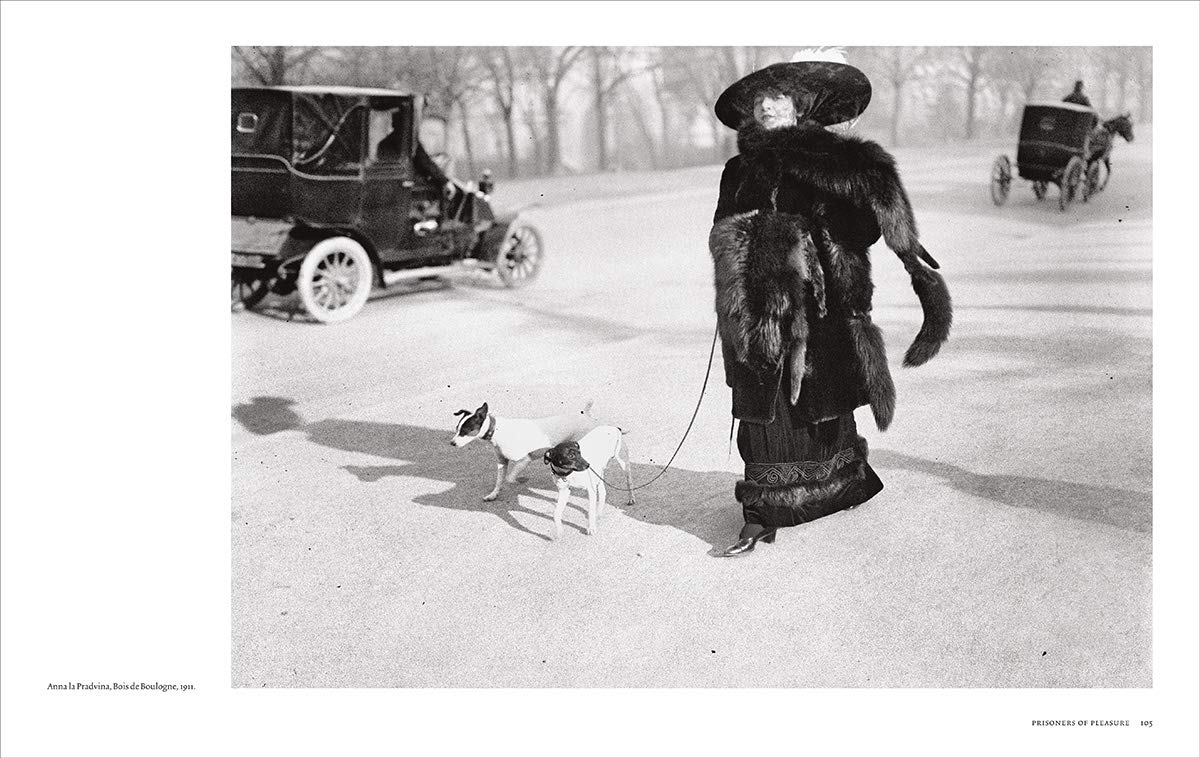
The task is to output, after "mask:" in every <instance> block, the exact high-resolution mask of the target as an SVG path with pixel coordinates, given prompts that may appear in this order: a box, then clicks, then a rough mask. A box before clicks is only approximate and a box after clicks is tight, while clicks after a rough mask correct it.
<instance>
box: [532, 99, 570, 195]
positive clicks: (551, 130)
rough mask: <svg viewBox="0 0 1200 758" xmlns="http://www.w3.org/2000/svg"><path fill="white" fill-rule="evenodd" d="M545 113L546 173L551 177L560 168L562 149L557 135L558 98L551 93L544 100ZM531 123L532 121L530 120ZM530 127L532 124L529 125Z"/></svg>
mask: <svg viewBox="0 0 1200 758" xmlns="http://www.w3.org/2000/svg"><path fill="white" fill-rule="evenodd" d="M545 111H546V173H547V174H550V175H551V176H553V175H554V174H556V173H558V169H559V168H560V167H561V166H562V149H561V147H560V146H559V134H558V98H557V97H556V96H555V94H554V93H551V94H550V95H549V96H548V97H547V98H546V100H545ZM530 121H531V122H532V119H530ZM530 126H531V127H532V126H533V124H532V123H530Z"/></svg>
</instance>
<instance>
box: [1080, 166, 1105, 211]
mask: <svg viewBox="0 0 1200 758" xmlns="http://www.w3.org/2000/svg"><path fill="white" fill-rule="evenodd" d="M1101 186H1102V185H1101V184H1100V163H1099V162H1096V163H1093V164H1092V165H1090V166H1088V167H1087V180H1086V181H1085V182H1084V183H1083V202H1085V203H1086V202H1087V201H1088V198H1090V197H1091V196H1092V195H1094V194H1096V193H1097V192H1099V191H1100V188H1101Z"/></svg>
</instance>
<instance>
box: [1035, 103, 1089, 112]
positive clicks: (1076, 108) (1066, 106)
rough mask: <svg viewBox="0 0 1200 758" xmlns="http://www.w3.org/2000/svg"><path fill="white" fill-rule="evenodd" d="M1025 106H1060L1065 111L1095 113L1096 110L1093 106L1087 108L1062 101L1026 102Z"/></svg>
mask: <svg viewBox="0 0 1200 758" xmlns="http://www.w3.org/2000/svg"><path fill="white" fill-rule="evenodd" d="M1025 107H1026V108H1061V109H1063V110H1065V111H1078V112H1079V113H1095V112H1096V109H1095V108H1089V107H1087V106H1086V105H1077V104H1076V103H1062V102H1040V103H1026V104H1025Z"/></svg>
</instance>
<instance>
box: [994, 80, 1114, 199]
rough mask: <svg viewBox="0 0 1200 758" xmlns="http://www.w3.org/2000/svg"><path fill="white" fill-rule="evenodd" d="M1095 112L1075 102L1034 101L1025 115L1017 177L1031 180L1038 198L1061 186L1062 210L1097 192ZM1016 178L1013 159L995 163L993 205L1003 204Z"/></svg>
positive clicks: (1026, 108)
mask: <svg viewBox="0 0 1200 758" xmlns="http://www.w3.org/2000/svg"><path fill="white" fill-rule="evenodd" d="M1097 123H1098V118H1097V115H1096V111H1094V110H1092V109H1091V108H1087V107H1085V106H1082V105H1075V104H1074V103H1030V104H1028V105H1026V106H1025V111H1024V113H1023V114H1022V117H1021V134H1020V138H1019V142H1018V143H1017V173H1018V175H1019V176H1020V177H1021V178H1022V179H1025V180H1027V181H1031V182H1033V194H1034V197H1036V198H1037V199H1038V200H1041V199H1043V198H1045V197H1046V188H1047V187H1048V186H1049V185H1051V184H1054V185H1057V186H1058V207H1059V210H1063V211H1065V210H1066V209H1067V207H1068V206H1069V205H1070V204H1071V203H1072V202H1073V201H1074V200H1075V199H1076V198H1078V199H1081V200H1083V201H1085V202H1086V201H1087V199H1088V197H1089V196H1090V195H1091V194H1092V193H1093V192H1094V191H1096V189H1097V187H1098V186H1099V184H1098V179H1099V177H1098V174H1097V173H1096V172H1098V170H1099V169H1098V168H1094V169H1092V168H1090V167H1089V163H1088V159H1089V157H1090V155H1091V148H1090V145H1089V142H1090V140H1091V137H1092V131H1093V129H1095V128H1096V126H1097ZM1012 180H1013V166H1012V161H1010V160H1009V159H1008V156H1007V155H1001V156H999V157H997V158H996V160H995V161H993V162H992V173H991V185H990V186H991V193H992V202H994V203H995V204H996V205H1003V204H1004V201H1005V200H1007V199H1008V193H1009V189H1010V187H1011V185H1012Z"/></svg>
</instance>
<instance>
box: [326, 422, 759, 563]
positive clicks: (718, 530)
mask: <svg viewBox="0 0 1200 758" xmlns="http://www.w3.org/2000/svg"><path fill="white" fill-rule="evenodd" d="M303 431H304V432H305V433H306V434H307V435H308V437H309V439H311V440H312V441H313V442H315V443H317V444H319V445H323V446H325V447H330V448H334V449H337V450H345V451H350V452H356V453H367V454H370V455H374V456H378V457H380V458H393V459H396V460H398V461H401V463H397V464H388V465H380V466H362V465H345V466H342V467H341V468H342V469H343V470H345V471H346V472H347V473H348V474H350V475H352V476H354V477H356V478H357V479H358V480H359V481H360V482H364V483H367V484H374V483H377V482H379V481H381V480H383V479H386V478H387V477H393V476H409V477H419V478H421V479H432V480H436V481H441V482H447V483H449V484H450V485H451V486H450V487H449V488H448V489H445V490H442V491H440V492H434V493H430V494H426V495H419V496H417V497H415V498H413V502H414V503H416V504H418V505H422V506H432V507H436V508H449V509H452V510H457V511H474V512H479V513H490V514H494V515H495V516H497V517H498V518H500V519H502V520H503V521H504V522H505V523H506V524H508V525H509V526H511V527H512V528H513V529H516V530H518V531H521V532H524V533H526V534H529V535H532V536H534V537H537V538H538V539H543V540H550V539H551V536H550V535H551V534H553V531H554V526H553V513H554V501H555V486H554V481H553V479H552V478H551V476H550V472H549V470H548V468H547V467H546V466H545V465H544V464H543V463H542V461H541V460H540V459H535V460H533V461H532V462H530V464H529V465H528V467H526V469H525V470H524V472H522V478H524V479H526V481H525V482H524V483H520V482H518V483H516V484H508V483H505V485H504V487H503V489H502V490H501V492H500V496H499V497H498V498H497V499H496V500H494V501H491V502H485V501H483V499H482V498H483V495H484V494H485V493H487V492H489V491H490V490H491V488H492V486H493V485H494V484H495V481H496V458H495V455H494V454H493V452H492V448H491V446H490V445H488V444H487V443H485V442H475V443H472V444H470V445H468V446H467V447H465V448H454V447H451V446H450V444H449V442H450V437H451V436H452V432H451V431H450V430H449V429H445V430H437V429H427V428H425V427H419V426H409V425H405V424H384V423H379V422H373V421H349V420H342V419H329V420H326V421H319V422H316V423H312V424H308V425H306V426H304V427H303ZM660 470H661V469H660V467H659V466H653V465H647V464H640V463H633V464H632V465H631V467H630V474H631V477H632V479H633V484H634V486H635V487H636V486H637V485H638V484H640V483H643V482H647V481H649V480H650V479H652V478H653V477H654V476H655V475H656V474H658V473H659V471H660ZM604 478H605V480H606V481H607V482H608V483H609V488H608V510H612V509H617V510H620V511H622V512H624V513H625V514H626V515H627V516H629V517H630V518H635V519H637V520H639V521H643V522H645V523H649V524H657V525H663V526H671V527H674V528H676V529H680V530H682V531H684V532H687V533H688V534H691V535H693V536H694V537H697V538H698V539H701V540H703V541H705V542H707V543H708V544H709V545H710V546H711V547H713V548H719V547H724V546H725V545H726V544H727V543H728V542H729V540H730V538H731V536H733V535H736V534H737V530H738V528H739V527H740V526H741V509H740V507H739V506H738V505H737V503H736V501H734V499H733V484H734V481H736V479H737V476H736V475H735V474H732V473H729V472H724V471H708V472H700V471H687V470H685V469H678V468H672V469H670V470H668V471H667V472H666V473H664V474H663V475H662V476H661V477H660V478H659V479H658V480H657V481H655V482H654V483H653V484H652V485H651V486H649V487H647V488H645V489H640V490H638V491H637V492H636V493H635V494H636V496H637V504H636V505H627V501H628V499H629V497H628V494H627V493H625V492H622V491H621V490H619V489H617V488H618V487H624V486H625V475H624V473H622V471H621V469H620V467H618V466H617V465H616V463H615V462H613V463H612V464H610V465H609V467H608V469H607V471H606V472H605V474H604ZM539 490H540V491H539ZM518 495H520V496H522V497H520V498H519V497H518ZM528 497H533V498H537V499H538V500H539V501H543V502H545V507H537V508H531V507H527V506H526V505H522V504H521V500H522V499H525V498H528ZM526 502H528V501H527V500H526ZM569 507H571V508H574V509H576V510H577V511H578V512H579V513H580V514H583V515H586V507H587V498H586V496H585V495H584V494H583V493H582V492H572V496H571V500H570V503H569ZM518 514H521V515H524V516H529V517H533V518H536V519H541V520H544V521H545V524H546V529H545V533H542V532H540V531H535V530H534V529H530V528H529V527H527V526H525V525H524V524H522V523H521V522H520V521H519V520H518V519H517V518H516V516H517V515H518ZM583 522H584V518H583V517H582V516H580V517H579V518H574V519H564V527H567V528H575V529H578V530H579V531H581V532H582V531H584V529H583V526H582V524H583ZM600 530H601V532H602V533H603V531H604V524H603V518H602V519H601V524H600Z"/></svg>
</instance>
